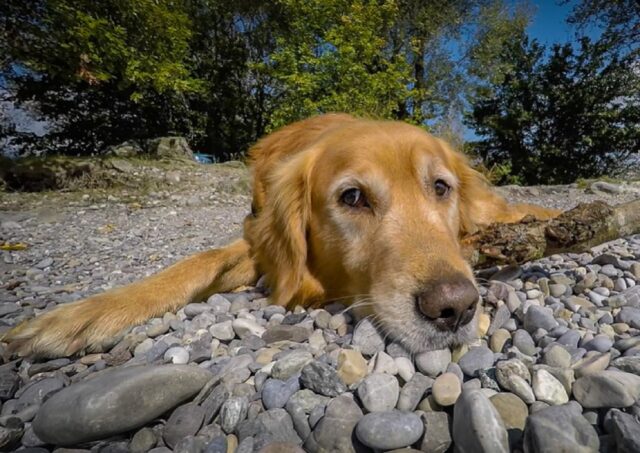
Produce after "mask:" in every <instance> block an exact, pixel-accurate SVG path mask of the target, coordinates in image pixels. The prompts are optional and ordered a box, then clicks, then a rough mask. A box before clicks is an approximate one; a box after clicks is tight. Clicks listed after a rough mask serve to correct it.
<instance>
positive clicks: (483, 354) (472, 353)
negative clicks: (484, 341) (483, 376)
mask: <svg viewBox="0 0 640 453" xmlns="http://www.w3.org/2000/svg"><path fill="white" fill-rule="evenodd" d="M458 365H460V368H461V369H462V371H463V372H464V374H466V375H467V376H470V377H474V376H475V375H476V372H477V371H478V370H484V369H487V368H491V367H492V366H493V352H492V351H491V349H489V348H487V347H485V346H479V347H473V348H470V349H469V351H468V352H467V353H466V354H465V355H463V356H462V357H461V358H460V360H459V361H458Z"/></svg>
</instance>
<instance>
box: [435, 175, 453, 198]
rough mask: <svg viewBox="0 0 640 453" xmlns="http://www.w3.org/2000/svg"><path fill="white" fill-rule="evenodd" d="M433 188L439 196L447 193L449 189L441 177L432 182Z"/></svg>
mask: <svg viewBox="0 0 640 453" xmlns="http://www.w3.org/2000/svg"><path fill="white" fill-rule="evenodd" d="M433 188H434V189H435V191H436V195H437V196H439V197H444V196H445V195H447V194H448V193H449V190H451V187H450V186H449V184H447V183H446V182H444V181H443V180H442V179H438V180H436V182H435V183H434V184H433Z"/></svg>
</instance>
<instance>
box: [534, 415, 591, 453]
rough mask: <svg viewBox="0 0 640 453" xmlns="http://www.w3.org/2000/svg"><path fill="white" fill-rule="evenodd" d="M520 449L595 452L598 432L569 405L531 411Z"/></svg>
mask: <svg viewBox="0 0 640 453" xmlns="http://www.w3.org/2000/svg"><path fill="white" fill-rule="evenodd" d="M523 444H524V451H525V452H537V451H549V452H552V451H554V452H555V451H567V452H569V451H571V452H574V451H583V452H597V451H599V446H600V441H599V439H598V434H597V433H596V431H595V429H594V428H593V427H592V426H591V424H590V423H589V422H588V421H587V420H586V419H585V418H584V417H583V416H582V414H581V413H580V410H579V409H577V408H576V407H575V406H574V405H572V404H563V405H561V406H551V407H548V408H545V409H541V410H539V411H536V412H534V413H532V414H531V415H530V416H529V417H528V418H527V423H526V426H525V430H524V441H523Z"/></svg>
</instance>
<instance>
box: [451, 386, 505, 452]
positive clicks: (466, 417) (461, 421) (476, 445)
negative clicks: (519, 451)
mask: <svg viewBox="0 0 640 453" xmlns="http://www.w3.org/2000/svg"><path fill="white" fill-rule="evenodd" d="M453 438H454V439H455V445H456V449H457V450H458V451H460V452H461V453H475V452H487V453H497V452H505V453H506V452H508V451H509V441H508V436H507V430H506V428H505V425H504V422H503V421H502V418H501V417H500V414H499V413H498V411H497V410H496V408H495V407H494V406H493V404H491V402H490V401H489V399H488V398H487V397H486V396H485V395H484V393H482V390H466V389H465V390H464V391H463V392H462V394H461V395H460V397H459V398H458V400H457V401H456V404H455V406H454V407H453Z"/></svg>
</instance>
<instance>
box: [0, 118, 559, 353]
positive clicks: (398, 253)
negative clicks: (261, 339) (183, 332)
mask: <svg viewBox="0 0 640 453" xmlns="http://www.w3.org/2000/svg"><path fill="white" fill-rule="evenodd" d="M250 160H251V164H252V169H253V202H252V209H251V214H249V215H248V216H247V218H246V220H245V222H244V238H243V239H239V240H237V241H235V242H233V243H232V244H230V245H228V246H227V247H224V248H221V249H216V250H209V251H205V252H202V253H199V254H197V255H194V256H191V257H189V258H186V259H184V260H182V261H179V262H178V263H176V264H174V265H173V266H171V267H169V268H167V269H165V270H163V271H161V272H159V273H157V274H155V275H153V276H151V277H148V278H146V279H144V280H141V281H138V282H135V283H133V284H130V285H128V286H124V287H121V288H117V289H114V290H111V291H108V292H105V293H103V294H98V295H95V296H92V297H89V298H88V299H85V300H83V301H79V302H74V303H69V304H65V305H63V306H60V307H57V308H55V309H53V310H51V311H49V312H46V313H43V314H41V315H40V316H38V317H36V318H35V319H32V320H29V321H27V322H24V323H22V324H21V325H19V326H17V327H15V328H14V329H13V330H11V331H9V332H8V333H6V334H5V336H4V338H3V341H5V342H7V343H8V344H9V347H10V349H11V350H12V351H14V352H16V353H18V354H19V355H22V356H37V357H59V356H68V355H73V354H77V353H84V352H92V351H99V350H103V349H104V348H106V347H108V346H109V345H112V344H114V342H115V341H117V339H118V337H119V336H121V335H122V334H123V333H124V332H126V330H127V329H128V328H130V327H131V326H133V325H136V324H140V323H143V322H144V321H145V320H147V319H149V318H151V317H155V316H162V314H163V313H165V312H167V311H175V310H178V309H179V308H180V307H182V306H184V305H186V304H187V303H189V302H192V301H201V300H203V299H205V298H207V297H208V296H209V295H211V294H214V293H217V292H228V291H232V290H234V289H235V288H238V287H240V286H244V285H252V284H255V283H256V281H257V280H258V278H259V277H260V276H261V275H264V276H265V277H266V279H265V281H266V284H267V286H268V288H269V290H270V298H271V302H272V303H273V304H278V305H283V306H289V307H291V306H295V305H302V306H305V307H312V306H321V305H322V304H324V303H327V302H329V301H334V300H339V301H341V302H342V303H350V304H355V306H354V309H355V310H357V314H359V315H360V316H367V315H368V316H371V317H372V318H373V320H374V322H375V323H376V325H377V326H379V328H380V329H382V331H384V333H385V334H386V335H388V336H389V337H391V338H393V339H395V340H396V341H398V342H400V343H402V344H403V345H404V346H405V347H406V348H407V349H409V350H411V351H414V352H418V351H422V350H426V349H431V348H443V347H446V346H450V345H455V344H460V343H464V342H466V341H468V340H470V339H472V338H473V337H474V336H475V333H476V313H477V307H478V301H479V295H478V291H477V289H476V286H475V282H474V278H473V274H472V271H471V268H470V266H469V264H468V263H467V262H466V261H465V259H464V257H463V253H462V249H461V245H460V238H461V237H463V236H464V235H466V234H469V233H473V232H475V231H476V230H477V229H479V228H481V227H483V226H486V225H489V224H491V223H495V222H506V223H509V222H517V221H518V220H520V219H522V218H523V217H524V216H526V215H533V216H535V217H536V218H538V219H541V220H544V219H548V218H552V217H554V216H556V215H557V214H559V212H558V211H555V210H551V209H545V208H542V207H537V206H533V205H526V204H515V205H511V204H508V203H507V202H506V201H505V200H504V199H503V198H502V197H500V196H498V195H497V194H495V193H494V192H492V190H491V187H490V186H489V185H488V183H487V182H486V181H485V179H484V178H483V177H482V176H481V175H480V174H479V173H478V172H476V171H475V170H473V169H472V168H471V167H470V166H469V164H468V162H467V160H466V159H465V157H464V156H463V155H462V154H460V153H458V152H455V151H453V150H452V149H451V148H450V147H449V146H448V145H447V144H446V143H444V142H443V141H441V140H439V139H437V138H434V137H432V136H431V135H429V134H428V133H426V132H425V131H424V130H422V129H420V128H418V127H415V126H411V125H408V124H405V123H401V122H395V121H373V120H365V119H358V118H354V117H352V116H349V115H345V114H328V115H323V116H316V117H313V118H310V119H307V120H304V121H300V122H297V123H294V124H292V125H289V126H287V127H284V128H282V129H280V130H278V131H276V132H274V133H273V134H271V135H269V136H267V137H265V138H263V139H262V140H260V141H259V142H258V143H257V144H256V145H255V146H253V148H252V149H251V150H250Z"/></svg>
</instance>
